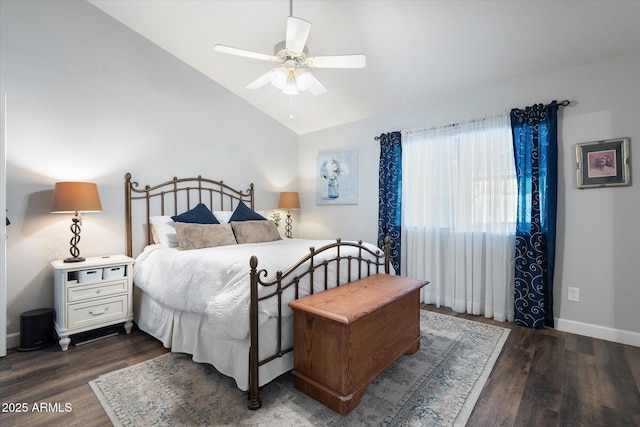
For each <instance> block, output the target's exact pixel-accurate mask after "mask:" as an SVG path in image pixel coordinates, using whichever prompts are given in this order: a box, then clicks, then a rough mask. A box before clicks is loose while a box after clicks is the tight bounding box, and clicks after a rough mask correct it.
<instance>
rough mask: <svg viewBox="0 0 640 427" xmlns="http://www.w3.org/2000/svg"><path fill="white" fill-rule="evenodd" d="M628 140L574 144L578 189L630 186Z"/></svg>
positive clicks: (619, 139)
mask: <svg viewBox="0 0 640 427" xmlns="http://www.w3.org/2000/svg"><path fill="white" fill-rule="evenodd" d="M630 163H631V161H630V156H629V138H618V139H607V140H605V141H593V142H585V143H581V144H576V166H577V172H576V175H577V180H578V188H596V187H614V186H622V185H631V176H630V172H629V164H630Z"/></svg>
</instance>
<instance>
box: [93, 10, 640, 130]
mask: <svg viewBox="0 0 640 427" xmlns="http://www.w3.org/2000/svg"><path fill="white" fill-rule="evenodd" d="M89 2H90V3H91V4H93V5H95V6H96V7H98V8H100V9H101V10H102V11H104V12H106V13H107V14H109V15H111V16H112V17H113V18H115V19H116V20H118V21H120V22H121V23H123V24H124V25H126V26H127V27H130V28H131V29H133V30H134V31H136V32H138V33H139V34H141V35H142V36H144V37H146V38H147V39H149V40H150V41H152V42H153V43H155V44H157V45H158V46H160V47H161V48H163V49H165V50H166V51H167V52H169V53H171V54H172V55H174V56H175V57H177V58H179V59H180V60H182V61H184V62H185V63H187V64H189V65H190V66H192V67H193V68H195V69H196V70H199V71H200V72H202V73H203V74H205V75H206V76H208V77H210V78H211V79H212V80H214V81H215V82H217V83H219V84H220V85H222V86H224V87H225V88H227V89H228V90H230V91H231V92H233V93H235V94H237V95H238V96H240V97H241V98H243V99H245V100H246V101H247V102H249V103H251V104H252V105H254V106H255V107H256V108H258V109H260V110H262V111H264V112H265V113H266V114H268V115H269V116H271V117H273V118H274V119H276V120H278V121H280V122H281V123H283V124H284V125H285V126H287V127H289V128H290V129H292V130H293V131H294V132H296V133H298V134H304V133H308V132H313V131H316V130H319V129H323V128H328V127H333V126H337V125H341V124H344V123H349V122H353V121H357V120H361V119H365V118H370V117H375V116H378V115H384V114H387V113H390V112H394V111H398V110H401V109H405V108H409V107H411V106H417V105H423V104H428V103H432V102H438V100H442V99H444V98H446V97H448V96H451V95H452V94H456V93H460V92H464V91H468V90H473V89H475V88H479V87H485V86H489V85H492V84H496V83H499V82H503V81H508V80H512V79H515V78H517V77H518V76H522V75H528V74H536V73H541V72H545V71H554V70H560V69H565V68H570V67H574V66H578V65H582V64H586V63H589V62H595V61H599V60H605V59H607V58H610V57H613V56H616V55H620V54H623V53H626V52H630V51H637V50H640V25H639V24H638V23H639V22H640V1H604V0H603V1H573V0H571V1H564V0H552V1H541V0H538V1H450V0H449V1H418V0H413V1H400V0H395V1H381V0H380V1H379V0H375V1H374V0H371V1H367V0H353V1H347V0H324V1H321V0H296V1H294V2H293V15H294V16H296V17H299V18H302V19H305V20H307V21H309V22H311V24H312V27H311V33H310V36H309V39H308V42H307V46H308V48H309V51H310V55H311V56H322V55H340V54H352V53H363V54H365V55H366V56H367V65H366V67H365V68H364V69H313V70H312V71H313V74H314V75H315V76H316V77H317V78H318V79H319V80H320V81H321V82H322V83H323V84H324V85H325V86H326V87H327V89H328V92H327V93H325V94H322V95H319V96H316V97H314V96H313V95H311V94H310V93H308V92H304V93H301V94H299V95H296V96H293V97H291V96H288V95H284V94H282V92H280V91H278V90H277V89H275V88H274V87H272V86H271V85H267V86H265V87H263V88H261V89H259V90H250V89H246V88H245V86H246V85H247V84H249V83H250V82H252V81H253V80H255V79H256V78H258V77H259V76H260V75H262V74H264V73H265V72H267V71H268V70H269V69H271V68H273V66H274V64H273V63H270V62H265V61H259V60H255V59H248V58H243V57H237V56H231V55H225V54H221V53H217V52H214V51H213V46H214V45H215V44H218V43H220V44H225V45H229V46H233V47H238V48H242V49H246V50H251V51H256V52H261V53H265V54H272V53H273V47H274V45H275V44H276V43H278V42H280V41H282V40H284V36H285V29H286V19H287V16H288V15H289V6H290V3H289V1H288V0H277V1H267V0H255V1H243V0H226V1H222V0H200V1H190V0H175V1H172V0H163V1H142V0H89ZM292 113H293V119H290V115H291V114H292Z"/></svg>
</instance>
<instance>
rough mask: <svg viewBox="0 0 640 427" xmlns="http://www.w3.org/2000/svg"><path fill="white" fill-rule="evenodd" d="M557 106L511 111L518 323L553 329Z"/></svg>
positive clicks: (555, 104)
mask: <svg viewBox="0 0 640 427" xmlns="http://www.w3.org/2000/svg"><path fill="white" fill-rule="evenodd" d="M557 110H558V106H557V103H556V101H553V102H552V103H551V104H549V105H543V104H538V105H533V106H531V107H526V108H525V109H524V110H521V109H513V110H511V130H512V133H513V147H514V154H515V161H516V175H517V180H518V210H517V220H516V221H517V223H516V267H515V284H514V288H515V290H514V291H515V298H514V300H515V301H514V304H515V307H514V308H515V313H514V321H515V322H516V323H517V324H519V325H523V326H528V327H531V328H543V327H545V326H547V327H551V328H552V327H553V326H554V321H553V272H554V263H555V245H556V205H557V186H558V185H557V183H558V136H557Z"/></svg>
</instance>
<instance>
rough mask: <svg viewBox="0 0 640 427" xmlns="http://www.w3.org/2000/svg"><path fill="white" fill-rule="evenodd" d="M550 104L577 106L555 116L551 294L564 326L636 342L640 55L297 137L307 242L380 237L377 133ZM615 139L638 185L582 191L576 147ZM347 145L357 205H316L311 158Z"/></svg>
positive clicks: (639, 341)
mask: <svg viewBox="0 0 640 427" xmlns="http://www.w3.org/2000/svg"><path fill="white" fill-rule="evenodd" d="M553 99H557V100H558V101H560V100H563V99H569V100H571V101H572V105H571V106H570V107H567V108H561V109H560V111H559V118H560V120H559V133H560V135H559V143H560V157H559V161H560V170H561V174H560V183H559V194H558V210H559V212H558V224H557V226H558V241H557V246H558V247H557V251H558V253H557V259H556V275H555V289H554V297H555V307H554V315H555V316H556V318H558V319H559V321H558V328H559V329H563V330H569V331H573V332H578V333H582V334H585V335H591V336H596V337H601V338H606V339H610V340H615V341H621V342H630V343H634V344H635V345H640V314H639V313H640V310H638V305H639V303H640V279H639V278H640V220H639V216H638V212H640V149H638V147H640V120H639V118H640V52H634V53H630V54H628V55H625V56H620V57H616V58H611V59H610V60H608V61H604V62H598V63H592V64H586V65H584V66H581V67H578V68H574V69H569V70H563V71H559V72H551V73H547V74H544V75H531V76H523V77H522V78H520V79H518V80H517V81H511V82H506V83H503V84H500V85H497V86H492V87H487V88H482V89H480V90H477V91H474V92H468V93H459V94H457V95H454V96H452V97H450V98H447V99H428V95H425V101H426V103H425V105H423V106H418V107H414V108H407V109H406V110H405V111H402V112H398V113H396V114H392V115H388V116H383V117H377V118H374V119H370V120H364V121H360V122H356V123H352V124H349V125H345V126H341V127H337V128H333V129H327V130H323V131H320V132H315V133H311V134H307V135H303V136H301V137H300V148H299V156H300V158H299V171H300V172H299V173H300V178H299V179H300V191H301V205H302V209H301V211H300V221H301V228H302V237H321V236H327V235H331V236H342V237H345V238H350V239H357V238H361V239H365V240H369V241H373V242H375V241H376V233H377V203H378V193H377V191H378V184H377V183H378V175H377V170H378V156H379V144H378V143H377V142H375V141H374V140H373V138H374V136H376V135H379V134H380V133H383V132H389V131H394V130H403V129H411V128H421V127H428V126H436V125H442V124H446V123H450V122H455V121H461V120H464V119H468V118H473V117H483V116H486V115H488V114H491V113H495V112H499V111H505V110H510V109H511V108H514V107H524V106H527V105H531V104H533V103H539V102H544V103H546V102H549V101H551V100H553ZM619 137H631V160H632V165H631V169H632V179H633V178H635V182H633V185H632V186H631V187H618V188H599V189H589V190H578V189H577V186H576V178H575V144H576V143H580V142H588V141H596V140H602V139H610V138H619ZM343 148H358V150H359V154H360V161H359V163H358V164H359V203H358V205H357V206H315V199H314V189H315V180H316V176H315V157H316V155H317V153H318V152H321V151H332V150H335V149H343ZM634 152H635V154H634ZM633 175H635V176H633ZM569 286H571V287H578V288H580V302H579V303H574V302H568V301H567V287H569Z"/></svg>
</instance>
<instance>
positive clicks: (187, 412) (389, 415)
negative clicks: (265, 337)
mask: <svg viewBox="0 0 640 427" xmlns="http://www.w3.org/2000/svg"><path fill="white" fill-rule="evenodd" d="M420 316H421V319H420V329H421V333H422V341H421V343H420V351H418V352H417V353H416V354H413V355H405V356H403V357H402V358H401V359H399V360H398V361H397V362H396V363H395V364H394V365H393V366H392V367H391V368H390V369H389V370H387V371H386V372H385V373H384V374H382V375H381V376H379V377H378V378H377V379H376V380H375V381H374V382H373V383H371V384H370V385H369V386H368V387H367V390H366V392H365V394H364V396H363V397H362V400H361V401H360V405H359V406H358V407H357V408H355V409H354V410H353V411H352V412H351V413H350V414H349V415H348V416H346V417H342V416H341V415H339V414H337V413H335V412H333V411H332V410H330V409H328V408H326V407H325V406H323V405H322V404H320V403H318V402H316V401H315V400H313V399H311V398H310V397H308V396H306V395H305V394H303V393H301V392H299V391H297V390H296V389H294V388H293V376H292V375H291V374H290V373H288V374H285V375H282V376H281V377H279V378H277V379H276V380H274V381H272V382H271V383H269V384H267V385H266V386H265V387H264V388H263V389H262V391H261V397H262V408H261V409H259V410H257V411H251V410H249V409H247V395H246V393H245V392H242V391H240V390H238V389H237V388H236V386H235V382H234V381H233V380H232V379H230V378H228V377H225V376H223V375H221V374H219V373H218V372H217V371H216V370H215V369H213V368H212V367H211V366H210V365H207V364H198V363H195V362H193V361H191V358H190V356H188V355H184V354H176V353H168V354H165V355H163V356H159V357H157V358H155V359H152V360H148V361H146V362H143V363H141V364H138V365H135V366H132V367H129V368H125V369H122V370H119V371H115V372H111V373H109V374H106V375H103V376H101V377H99V378H98V379H96V380H94V381H91V382H90V383H89V385H90V386H91V388H92V390H93V392H94V393H95V394H96V396H97V397H98V400H99V401H100V403H101V404H102V406H103V407H104V410H105V411H106V413H107V414H108V416H109V418H110V419H111V421H112V422H113V424H114V425H116V426H151V425H158V426H206V425H235V426H281V425H289V426H399V425H402V426H409V425H416V426H417V425H419V426H458V425H459V426H464V425H465V423H466V421H467V420H468V419H469V416H470V415H471V411H472V410H473V407H474V405H475V403H476V401H477V399H478V396H479V395H480V392H481V391H482V388H483V387H484V384H485V382H486V381H487V378H488V376H489V374H490V373H491V370H492V368H493V365H494V363H495V361H496V359H497V358H498V356H499V354H500V352H501V350H502V346H503V345H504V342H505V340H506V339H507V335H508V334H509V330H508V329H505V328H500V327H496V326H492V325H486V324H482V323H477V322H473V321H469V320H465V319H459V318H455V317H452V316H446V315H442V314H439V313H433V312H428V311H424V310H421V311H420Z"/></svg>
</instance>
